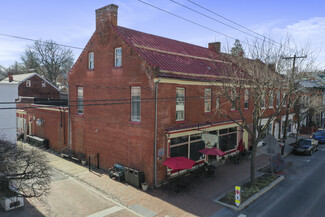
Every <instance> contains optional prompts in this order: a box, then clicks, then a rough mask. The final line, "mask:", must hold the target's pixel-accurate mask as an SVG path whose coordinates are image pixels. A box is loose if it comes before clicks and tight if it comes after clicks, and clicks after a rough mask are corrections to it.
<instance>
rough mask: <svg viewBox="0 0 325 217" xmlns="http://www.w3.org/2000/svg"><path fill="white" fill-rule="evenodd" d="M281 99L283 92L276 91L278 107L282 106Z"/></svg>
mask: <svg viewBox="0 0 325 217" xmlns="http://www.w3.org/2000/svg"><path fill="white" fill-rule="evenodd" d="M280 101H281V93H280V91H278V92H277V93H276V107H279V106H280Z"/></svg>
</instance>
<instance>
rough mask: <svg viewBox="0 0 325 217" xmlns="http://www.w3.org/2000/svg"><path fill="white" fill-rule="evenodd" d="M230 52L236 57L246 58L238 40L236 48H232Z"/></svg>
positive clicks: (235, 44)
mask: <svg viewBox="0 0 325 217" xmlns="http://www.w3.org/2000/svg"><path fill="white" fill-rule="evenodd" d="M230 52H231V54H232V55H234V56H245V52H244V49H243V46H242V45H241V43H240V41H239V40H238V39H236V40H235V43H234V46H233V47H232V48H231V50H230Z"/></svg>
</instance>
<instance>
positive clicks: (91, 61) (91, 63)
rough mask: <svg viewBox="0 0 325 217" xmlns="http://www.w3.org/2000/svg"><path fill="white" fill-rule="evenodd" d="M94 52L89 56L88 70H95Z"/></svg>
mask: <svg viewBox="0 0 325 217" xmlns="http://www.w3.org/2000/svg"><path fill="white" fill-rule="evenodd" d="M94 58H95V57H94V52H91V53H89V54H88V69H94V60H95V59H94Z"/></svg>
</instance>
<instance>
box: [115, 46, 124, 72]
mask: <svg viewBox="0 0 325 217" xmlns="http://www.w3.org/2000/svg"><path fill="white" fill-rule="evenodd" d="M114 66H115V67H121V66H122V48H121V47H118V48H115V63H114Z"/></svg>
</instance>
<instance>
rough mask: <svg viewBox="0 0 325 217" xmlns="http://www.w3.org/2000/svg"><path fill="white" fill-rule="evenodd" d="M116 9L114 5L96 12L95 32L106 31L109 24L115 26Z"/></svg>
mask: <svg viewBox="0 0 325 217" xmlns="http://www.w3.org/2000/svg"><path fill="white" fill-rule="evenodd" d="M117 9H118V6H117V5H114V4H110V5H107V6H105V7H103V8H99V9H97V10H96V30H102V29H106V28H107V26H108V25H109V24H110V23H111V24H112V25H114V26H117Z"/></svg>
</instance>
